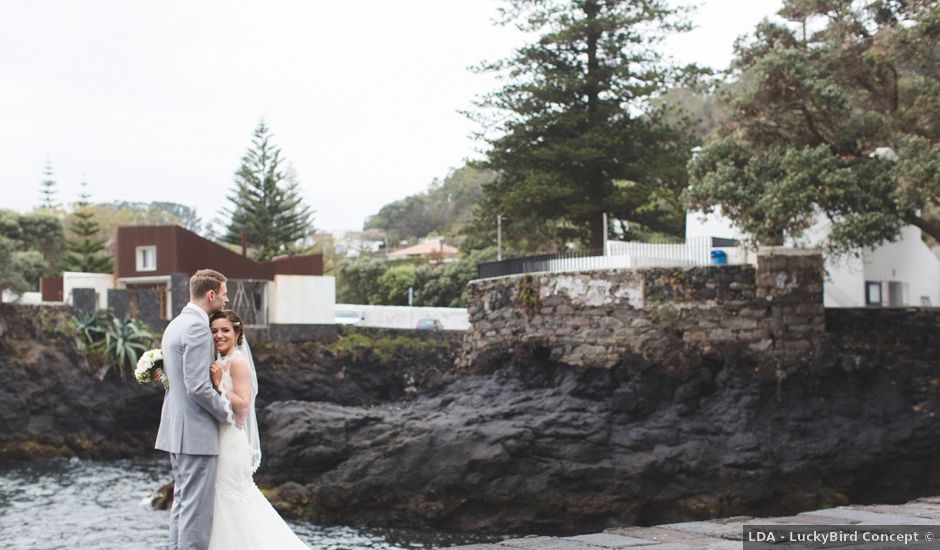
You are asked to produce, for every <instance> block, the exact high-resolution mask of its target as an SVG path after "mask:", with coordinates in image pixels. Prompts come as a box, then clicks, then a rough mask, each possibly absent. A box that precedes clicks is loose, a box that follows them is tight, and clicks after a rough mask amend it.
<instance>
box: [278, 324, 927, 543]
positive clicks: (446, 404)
mask: <svg viewBox="0 0 940 550" xmlns="http://www.w3.org/2000/svg"><path fill="white" fill-rule="evenodd" d="M935 321H936V319H935ZM742 357H743V356H731V355H729V356H724V357H721V358H716V357H710V358H704V359H703V360H702V361H701V362H700V363H698V364H684V365H673V368H672V369H671V370H670V371H669V372H668V373H665V372H664V371H663V369H662V368H661V366H660V365H655V364H650V363H648V362H646V361H644V360H643V359H642V358H639V357H625V358H624V359H623V360H622V361H621V362H620V363H619V364H617V365H615V366H613V367H611V368H597V367H594V368H585V367H572V366H568V365H562V364H554V363H549V362H546V361H545V360H544V359H540V358H537V357H533V356H531V355H526V354H524V353H522V354H518V353H517V354H516V356H515V357H513V358H511V359H508V358H507V359H506V360H505V361H504V362H503V363H501V364H498V365H494V366H493V367H492V370H491V371H490V372H483V373H474V374H472V375H467V376H464V377H461V378H459V379H457V380H455V381H454V382H453V383H452V384H451V385H449V386H447V387H446V388H444V389H443V390H441V391H439V392H438V393H437V394H435V395H426V396H420V397H419V398H417V399H416V400H415V401H414V402H412V403H410V404H409V405H408V406H406V407H400V406H380V407H374V408H370V409H362V408H348V407H340V406H337V405H335V404H328V403H312V402H300V401H288V402H279V403H274V404H272V405H270V406H268V407H267V409H266V410H265V411H264V414H263V416H262V423H263V427H262V430H264V431H265V433H267V438H266V440H265V453H266V455H265V456H266V458H265V460H266V470H265V471H266V472H267V473H268V481H269V482H272V483H278V482H286V481H288V480H289V481H290V483H285V484H284V485H283V486H282V493H283V494H282V495H280V500H281V507H282V509H285V510H288V511H291V512H293V513H297V514H302V515H307V516H310V517H314V518H317V519H319V520H321V521H323V520H325V521H344V522H348V521H357V522H362V523H366V524H379V525H403V524H409V525H417V526H434V527H438V528H449V529H457V530H472V531H490V532H512V531H517V532H576V531H584V530H586V529H587V530H591V529H600V528H603V527H609V526H613V525H630V524H655V523H664V522H670V521H682V520H691V519H700V518H706V517H716V516H727V515H736V514H747V515H774V514H782V513H792V512H797V511H801V510H806V509H812V508H819V507H824V506H827V505H835V504H843V503H847V502H903V501H905V500H907V499H910V498H912V497H915V496H918V495H928V494H937V493H938V492H940V476H936V475H934V472H935V471H936V464H938V460H940V442H938V441H937V438H936V437H935V434H936V433H938V430H940V415H937V412H938V410H937V409H938V407H937V400H936V390H937V382H938V381H940V366H938V363H937V362H936V360H935V359H934V361H933V363H932V364H931V365H923V366H924V368H916V367H913V366H912V365H909V364H903V362H897V361H895V362H892V364H884V363H877V362H872V361H864V362H857V361H856V360H855V359H854V358H849V357H846V358H844V359H834V360H832V361H830V362H828V363H825V364H819V365H816V368H814V369H813V370H812V371H800V372H798V373H796V374H792V375H790V376H789V377H788V378H787V379H786V380H783V381H780V380H778V379H777V377H776V376H766V375H763V374H761V373H762V372H765V371H764V370H763V369H762V368H761V365H759V364H757V363H754V362H751V361H749V360H744V359H743V358H742ZM934 357H935V358H936V352H935V351H934Z"/></svg>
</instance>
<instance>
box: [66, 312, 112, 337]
mask: <svg viewBox="0 0 940 550" xmlns="http://www.w3.org/2000/svg"><path fill="white" fill-rule="evenodd" d="M72 322H73V323H75V328H77V329H78V333H79V334H81V335H82V337H84V338H85V343H86V344H94V343H95V342H97V341H98V340H100V339H101V336H102V335H103V334H104V332H105V328H104V319H102V318H101V316H100V315H98V312H96V311H92V312H85V311H76V312H75V315H73V316H72Z"/></svg>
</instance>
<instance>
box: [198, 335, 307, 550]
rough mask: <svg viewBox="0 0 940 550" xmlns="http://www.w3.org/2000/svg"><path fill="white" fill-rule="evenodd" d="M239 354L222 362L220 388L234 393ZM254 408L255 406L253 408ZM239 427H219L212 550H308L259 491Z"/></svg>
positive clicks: (231, 355) (245, 436) (225, 425)
mask: <svg viewBox="0 0 940 550" xmlns="http://www.w3.org/2000/svg"><path fill="white" fill-rule="evenodd" d="M238 353H239V352H237V351H235V352H233V353H231V354H230V355H228V356H226V357H222V358H221V360H220V361H219V362H220V364H221V365H222V382H221V384H220V387H221V389H222V390H223V391H225V392H231V391H233V390H234V384H233V383H232V374H231V373H230V372H229V367H230V364H231V362H232V360H233V359H234V358H235V357H237V356H238ZM253 405H254V404H252V406H253ZM238 416H239V415H236V424H235V425H232V424H223V425H221V426H220V427H219V458H218V463H217V464H218V465H217V467H216V476H215V501H214V512H213V521H212V534H211V536H210V537H209V550H309V548H308V547H307V545H305V544H304V543H303V542H302V541H301V540H300V539H298V538H297V536H296V535H294V533H293V532H292V531H291V529H290V527H289V526H288V525H287V524H286V523H284V520H282V519H281V517H280V516H279V515H278V513H277V511H276V510H274V508H273V507H272V506H271V505H270V504H269V503H268V501H267V499H266V498H265V497H264V495H263V494H262V493H261V491H260V490H258V487H257V486H256V485H255V482H254V479H253V478H252V467H251V448H250V447H251V446H250V445H249V443H248V436H247V434H246V432H245V430H244V429H243V428H241V427H239V424H241V423H242V422H239V420H241V421H243V420H244V413H243V414H242V415H241V419H239V418H238Z"/></svg>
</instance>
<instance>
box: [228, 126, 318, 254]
mask: <svg viewBox="0 0 940 550" xmlns="http://www.w3.org/2000/svg"><path fill="white" fill-rule="evenodd" d="M282 164H283V159H282V158H281V150H280V149H279V148H278V147H277V146H275V145H273V144H272V143H271V136H270V135H269V133H268V127H267V126H266V125H265V123H264V121H261V122H260V123H259V124H258V127H257V128H256V129H255V133H254V138H253V139H252V143H251V147H250V148H249V149H248V151H247V152H246V153H245V156H244V157H242V163H241V166H240V167H239V169H238V171H237V172H235V187H234V189H233V190H232V194H231V195H229V200H231V201H232V205H233V207H232V208H231V209H226V210H223V214H224V216H226V217H227V218H228V220H229V221H228V227H227V230H226V233H225V235H224V236H223V237H222V240H223V241H224V242H227V243H230V244H235V245H238V244H241V242H242V230H245V231H246V232H247V234H248V243H249V245H250V248H251V249H252V256H253V257H254V258H255V259H256V260H259V261H267V260H270V259H272V258H274V257H275V256H279V255H283V254H287V255H291V254H294V253H296V251H297V250H296V249H297V246H296V245H297V242H298V241H300V240H302V239H303V238H304V237H306V236H307V235H308V234H310V233H311V232H312V231H313V226H312V223H311V222H312V220H313V211H312V210H310V207H309V206H307V205H305V204H304V201H303V196H302V195H301V193H300V189H299V184H298V182H297V180H296V178H295V177H294V175H293V174H292V173H291V172H290V170H287V171H285V170H283V169H282Z"/></svg>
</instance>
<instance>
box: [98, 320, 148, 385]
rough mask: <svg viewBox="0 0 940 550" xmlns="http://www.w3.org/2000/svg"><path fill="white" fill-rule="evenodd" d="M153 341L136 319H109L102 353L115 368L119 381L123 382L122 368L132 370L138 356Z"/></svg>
mask: <svg viewBox="0 0 940 550" xmlns="http://www.w3.org/2000/svg"><path fill="white" fill-rule="evenodd" d="M153 340H154V336H153V334H152V333H151V332H150V330H149V329H148V328H147V326H146V325H144V324H143V323H141V322H140V321H138V320H137V319H118V318H117V317H114V318H112V319H111V322H110V323H109V324H108V327H107V329H106V330H105V331H104V342H103V345H104V352H105V354H106V355H107V357H108V358H109V359H110V360H111V361H113V363H114V366H115V367H117V369H118V374H120V376H121V380H124V367H125V366H130V367H131V368H132V369H133V368H134V365H136V364H137V359H138V357H140V354H141V353H143V352H145V351H146V350H147V349H149V348H150V347H151V346H152V344H153Z"/></svg>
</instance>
